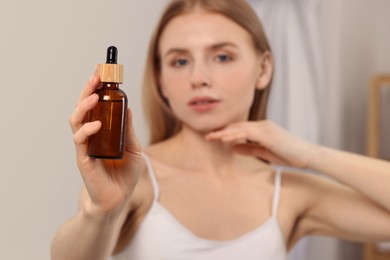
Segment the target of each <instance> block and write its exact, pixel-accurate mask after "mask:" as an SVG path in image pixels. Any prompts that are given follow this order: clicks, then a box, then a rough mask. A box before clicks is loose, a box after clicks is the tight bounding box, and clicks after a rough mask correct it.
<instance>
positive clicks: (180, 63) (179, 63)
mask: <svg viewBox="0 0 390 260" xmlns="http://www.w3.org/2000/svg"><path fill="white" fill-rule="evenodd" d="M187 64H188V60H186V59H177V60H174V61H173V62H172V65H173V66H174V67H183V66H185V65H187Z"/></svg>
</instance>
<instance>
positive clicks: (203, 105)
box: [188, 97, 220, 112]
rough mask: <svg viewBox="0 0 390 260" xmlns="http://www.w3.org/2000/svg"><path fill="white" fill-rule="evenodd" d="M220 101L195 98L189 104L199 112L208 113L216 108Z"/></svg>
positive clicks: (209, 98) (208, 98)
mask: <svg viewBox="0 0 390 260" xmlns="http://www.w3.org/2000/svg"><path fill="white" fill-rule="evenodd" d="M219 102H220V100H218V99H215V98H212V97H195V98H193V99H191V100H190V101H189V102H188V105H189V106H190V108H192V109H193V110H195V111H197V112H206V111H209V110H211V109H213V108H215V107H216V106H217V105H218V103H219Z"/></svg>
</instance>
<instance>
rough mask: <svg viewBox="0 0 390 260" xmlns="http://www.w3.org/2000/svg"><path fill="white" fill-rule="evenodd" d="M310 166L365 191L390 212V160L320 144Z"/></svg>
mask: <svg viewBox="0 0 390 260" xmlns="http://www.w3.org/2000/svg"><path fill="white" fill-rule="evenodd" d="M313 155H314V156H313V157H312V158H313V159H312V160H311V161H310V162H309V165H308V168H310V169H313V170H315V171H319V172H322V173H324V174H326V175H328V176H330V177H332V178H334V179H336V180H338V181H340V182H342V183H344V184H346V185H348V186H350V187H352V188H354V189H355V190H357V191H358V192H360V193H362V194H364V195H365V196H367V197H368V198H369V199H371V200H372V201H374V202H376V203H377V204H379V205H381V206H382V207H383V208H385V209H387V210H388V211H389V212H390V163H389V162H387V161H384V160H378V159H374V158H369V157H366V156H362V155H357V154H353V153H348V152H343V151H338V150H334V149H330V148H325V147H317V151H316V152H315V153H313Z"/></svg>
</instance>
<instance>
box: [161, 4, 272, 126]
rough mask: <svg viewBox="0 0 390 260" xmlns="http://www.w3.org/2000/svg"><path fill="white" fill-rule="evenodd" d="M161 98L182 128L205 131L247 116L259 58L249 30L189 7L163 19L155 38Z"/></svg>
mask: <svg viewBox="0 0 390 260" xmlns="http://www.w3.org/2000/svg"><path fill="white" fill-rule="evenodd" d="M159 55H160V60H161V74H160V78H159V83H160V87H161V91H162V93H163V95H164V97H165V98H166V99H167V100H168V102H169V104H170V107H171V109H172V111H173V113H174V114H175V115H176V117H177V118H178V119H179V120H180V121H181V122H183V124H184V125H183V126H184V127H190V128H192V129H194V130H196V131H199V132H204V133H207V132H209V131H212V130H216V129H220V128H223V127H225V126H227V125H228V124H231V123H234V122H238V121H244V120H247V118H248V115H249V110H250V107H251V105H252V102H253V98H254V93H255V88H263V87H265V86H266V85H267V84H268V82H265V81H264V79H263V78H262V77H264V76H262V75H263V74H264V73H263V72H264V71H263V67H264V66H262V63H263V62H262V60H263V58H262V57H261V56H260V55H259V54H258V52H256V51H255V48H254V46H253V42H252V38H251V36H250V34H249V33H248V32H247V31H246V30H245V29H243V28H242V27H240V26H239V25H238V24H236V23H235V22H233V21H232V20H230V19H228V18H226V17H225V16H223V15H220V14H217V13H210V12H205V11H195V12H192V13H189V14H185V15H181V16H178V17H176V18H174V19H173V20H171V21H170V23H168V25H167V26H166V27H165V29H164V31H163V33H162V35H161V38H160V42H159Z"/></svg>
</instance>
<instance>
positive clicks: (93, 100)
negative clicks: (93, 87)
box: [69, 94, 99, 133]
mask: <svg viewBox="0 0 390 260" xmlns="http://www.w3.org/2000/svg"><path fill="white" fill-rule="evenodd" d="M98 101H99V96H98V95H97V94H92V95H90V96H89V97H87V98H85V99H84V100H82V101H81V102H80V103H79V104H78V105H77V107H76V108H75V110H74V111H73V113H72V115H71V116H70V118H69V123H70V126H71V128H72V131H73V133H76V132H77V131H78V130H79V129H80V127H81V126H82V125H83V124H84V123H85V118H86V116H87V113H88V112H89V111H90V110H91V109H92V108H94V107H95V106H96V104H97V102H98Z"/></svg>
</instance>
